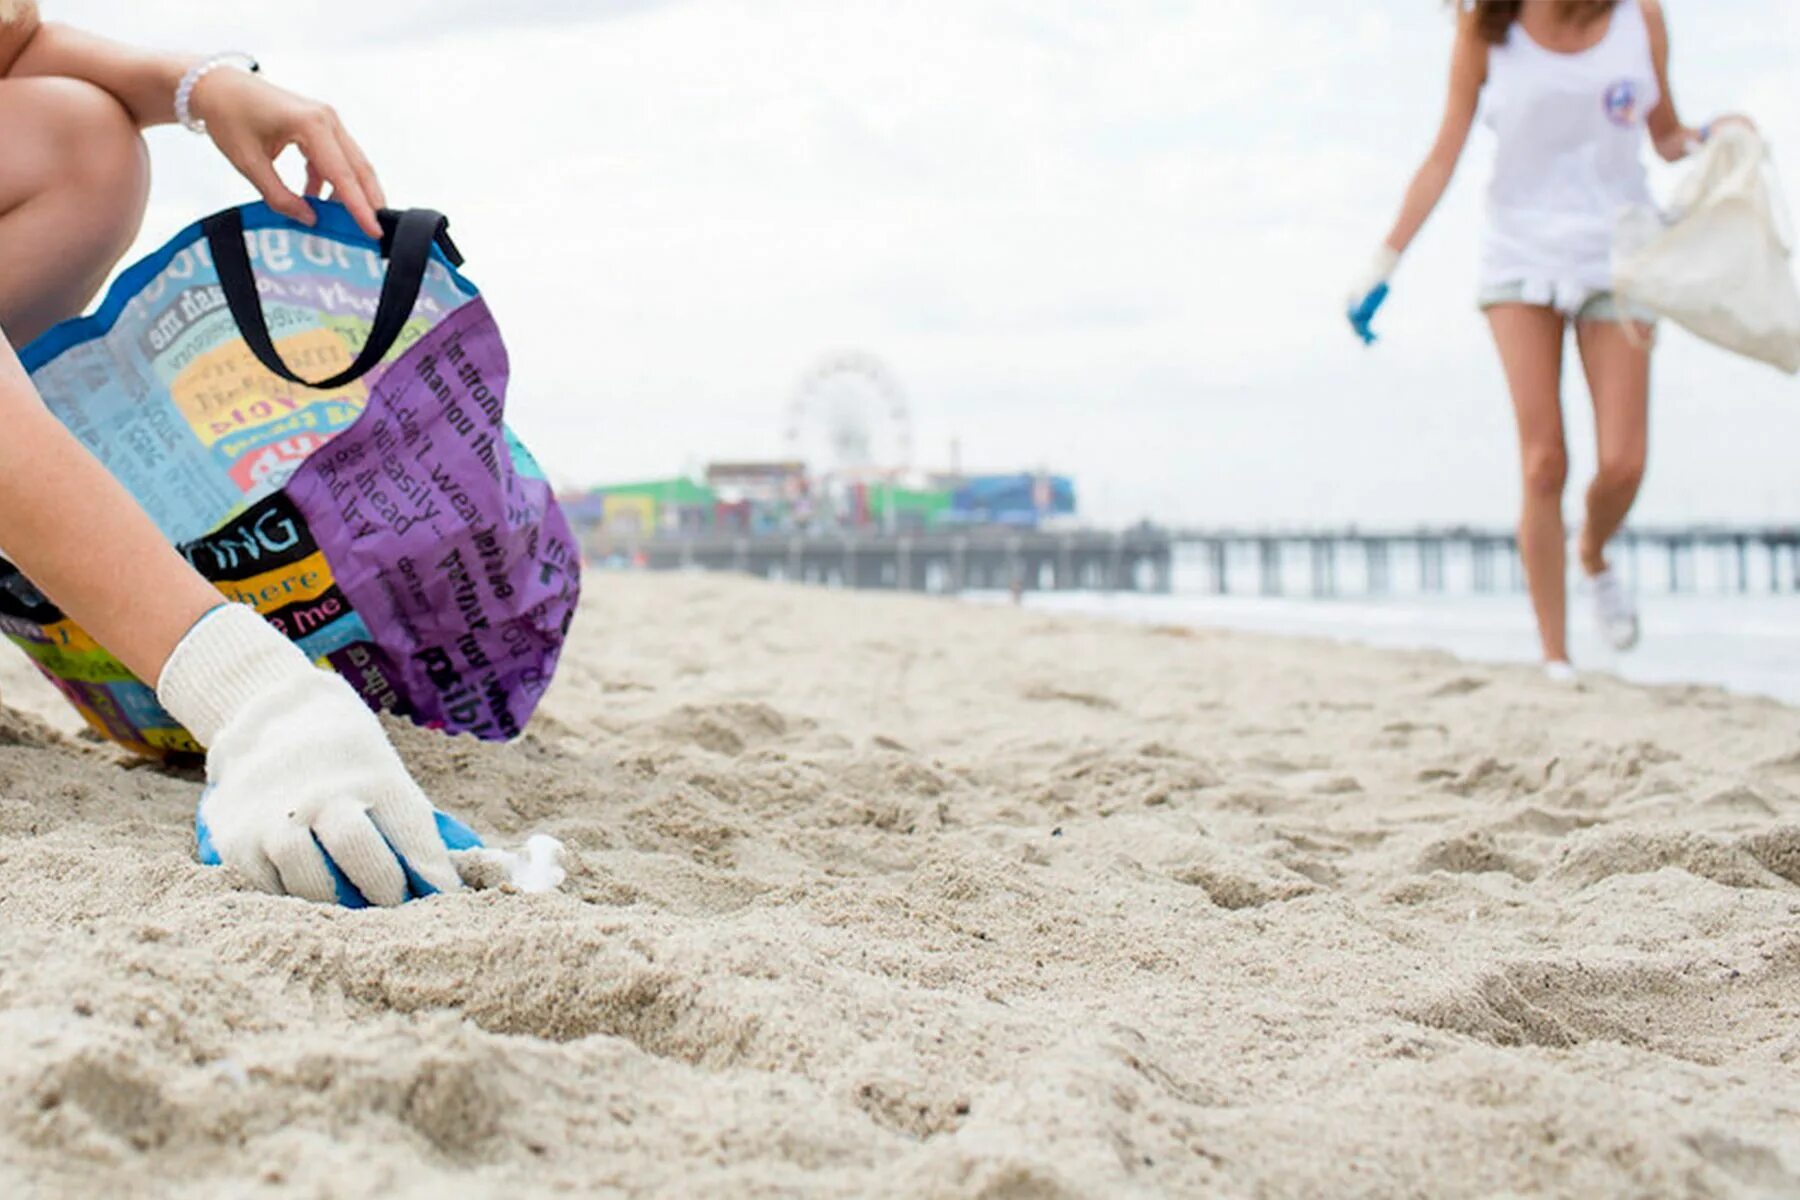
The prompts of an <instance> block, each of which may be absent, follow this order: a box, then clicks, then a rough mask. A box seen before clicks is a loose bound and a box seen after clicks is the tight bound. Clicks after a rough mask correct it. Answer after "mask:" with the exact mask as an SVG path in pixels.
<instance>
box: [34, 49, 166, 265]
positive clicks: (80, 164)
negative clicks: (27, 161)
mask: <svg viewBox="0 0 1800 1200" xmlns="http://www.w3.org/2000/svg"><path fill="white" fill-rule="evenodd" d="M10 86H11V87H13V88H20V89H24V90H22V91H20V92H16V93H15V95H14V99H15V102H16V103H15V105H12V106H9V108H10V109H11V114H10V115H12V116H13V117H14V120H15V122H16V125H17V126H18V127H19V128H20V132H21V134H24V135H26V136H29V134H26V131H31V132H33V133H35V135H36V138H35V140H37V141H38V143H39V146H38V153H37V154H36V155H35V156H34V157H35V159H36V161H37V163H38V166H39V174H40V179H41V184H42V186H43V188H44V189H45V190H46V191H53V192H55V193H56V194H57V195H59V196H61V197H64V198H65V199H66V200H67V201H68V202H70V203H72V204H74V205H76V206H77V208H76V214H77V215H79V217H80V222H79V225H80V228H81V229H82V230H83V231H84V234H85V235H86V236H87V237H88V238H91V239H93V240H94V242H95V243H96V244H97V246H98V247H100V248H104V249H108V250H111V251H113V252H114V253H115V254H122V253H124V251H125V250H126V248H128V247H129V246H130V244H131V241H132V239H133V238H134V237H136V236H137V230H138V225H139V224H140V223H141V222H142V220H143V217H144V208H145V206H146V204H147V203H148V202H149V196H150V159H149V154H148V152H147V151H146V149H145V147H144V140H143V138H142V137H140V136H139V134H138V129H137V125H136V123H135V122H134V121H133V120H132V118H131V114H130V113H128V112H126V111H125V109H124V107H123V106H122V105H121V104H120V103H119V102H118V101H117V100H115V99H114V98H113V97H112V96H111V95H110V94H108V93H107V92H105V91H103V90H101V89H100V88H97V87H95V86H94V85H93V84H90V83H84V82H82V81H81V80H77V79H52V78H44V79H27V80H16V81H13V82H12V84H11V85H10Z"/></svg>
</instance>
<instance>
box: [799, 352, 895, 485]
mask: <svg viewBox="0 0 1800 1200" xmlns="http://www.w3.org/2000/svg"><path fill="white" fill-rule="evenodd" d="M785 436H786V440H787V448H788V453H789V455H790V456H791V457H793V458H796V459H800V460H802V461H804V462H806V463H808V464H809V465H810V466H811V467H812V468H813V470H814V471H815V472H817V473H818V474H821V475H833V476H838V477H843V478H851V479H857V478H870V477H874V476H894V475H898V474H900V473H902V472H904V471H905V470H906V469H907V468H908V467H910V466H911V465H912V414H911V412H910V411H909V410H908V409H907V406H906V395H905V393H904V392H902V391H901V390H900V382H899V380H897V379H896V378H895V377H894V373H893V372H892V371H890V370H888V368H887V366H886V364H884V363H883V362H882V361H881V360H880V359H878V358H876V357H875V356H874V355H872V354H865V353H863V352H861V351H846V352H844V353H840V354H833V355H830V356H828V357H827V358H825V359H824V360H823V361H821V362H820V363H819V364H818V365H817V366H815V367H813V368H812V370H810V371H808V372H807V373H806V374H805V375H803V376H801V378H800V382H799V384H798V385H797V386H796V387H795V388H794V396H793V399H792V400H791V401H789V403H788V408H787V425H786V430H785Z"/></svg>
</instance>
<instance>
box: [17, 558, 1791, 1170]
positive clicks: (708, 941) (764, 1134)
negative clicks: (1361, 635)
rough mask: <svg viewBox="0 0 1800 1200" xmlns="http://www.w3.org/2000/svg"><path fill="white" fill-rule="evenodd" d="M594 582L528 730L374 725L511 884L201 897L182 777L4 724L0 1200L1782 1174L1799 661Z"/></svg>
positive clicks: (22, 681)
mask: <svg viewBox="0 0 1800 1200" xmlns="http://www.w3.org/2000/svg"><path fill="white" fill-rule="evenodd" d="M585 603H586V605H587V607H586V610H585V612H584V614H583V619H582V621H581V622H580V624H579V625H578V627H577V631H576V637H575V641H574V645H573V646H572V647H571V650H570V652H569V654H568V656H567V658H566V659H565V664H564V667H563V670H562V673H561V675H560V677H559V679H558V681H557V684H556V687H555V689H554V690H553V692H552V695H551V697H550V699H549V700H548V702H547V704H546V707H545V711H544V713H543V714H542V715H541V717H540V719H539V721H538V722H537V723H535V724H534V726H533V728H532V730H531V731H530V733H529V734H528V735H527V736H526V738H525V739H524V740H523V741H522V742H521V743H519V744H517V745H514V746H511V747H492V746H484V745H479V744H475V743H473V742H469V741H457V742H451V741H448V740H446V739H442V738H437V737H434V736H431V735H425V734H421V733H418V732H416V731H410V730H409V731H406V732H405V733H404V734H402V735H401V737H402V742H403V748H404V750H405V752H406V754H407V756H408V758H409V761H410V762H411V763H412V764H413V765H414V767H415V768H416V770H417V771H418V773H419V774H420V776H421V779H422V781H423V782H424V783H425V785H426V786H427V788H428V789H429V790H430V791H432V793H433V794H434V796H435V797H436V798H437V799H438V801H439V803H440V804H441V805H442V806H443V807H445V808H447V809H450V810H452V811H454V812H457V813H459V814H461V815H463V816H464V817H466V818H468V819H470V820H471V821H472V823H474V824H475V825H476V826H477V827H478V828H480V829H482V830H483V832H485V833H488V834H491V835H494V836H496V837H497V838H499V839H502V840H510V841H517V840H519V839H521V838H522V837H523V836H524V835H525V834H526V833H529V832H532V831H536V830H545V831H548V832H550V833H553V834H555V835H556V836H558V837H560V838H562V839H563V840H564V841H565V842H566V843H567V844H568V845H569V846H570V847H571V848H572V849H573V851H574V859H575V861H574V862H573V863H572V864H571V877H570V879H569V881H568V883H567V884H566V885H565V888H564V890H563V892H562V893H560V894H555V895H547V896H521V895H515V894H506V893H503V892H501V891H496V890H488V891H482V892H469V893H465V894H462V895H459V896H454V897H446V898H439V899H435V900H431V901H426V902H421V903H417V904H413V905H409V906H407V907H406V908H405V909H403V910H401V911H395V912H370V913H350V912H346V911H341V910H335V909H326V908H320V907H313V906H309V905H306V904H304V903H301V902H297V901H289V900H283V899H276V898H272V897H266V896H262V895H259V894H255V893H250V892H246V891H241V890H239V889H238V887H237V885H236V883H235V882H234V879H233V878H232V876H231V875H230V874H229V873H227V872H224V871H218V870H208V869H205V868H201V867H199V866H197V865H195V864H194V863H193V861H192V845H191V836H190V831H189V824H188V818H189V813H190V810H191V806H192V802H193V799H194V796H195V792H196V788H195V784H194V782H193V781H192V780H191V779H182V778H175V777H171V776H169V775H166V774H163V773H160V772H158V771H154V770H147V769H125V768H123V767H122V766H120V765H119V762H118V759H117V756H116V755H115V754H113V753H112V752H110V751H108V750H105V749H103V748H100V747H96V746H92V745H89V744H86V743H83V742H78V741H72V740H68V739H67V738H65V737H63V736H61V735H59V734H57V733H55V732H53V731H52V730H51V729H50V728H49V727H48V726H46V725H45V724H44V723H43V722H41V721H39V720H37V719H35V718H32V717H29V716H25V715H19V714H11V713H9V714H5V715H4V716H3V717H0V1195H5V1196H8V1197H12V1196H39V1195H42V1196H56V1195H82V1196H87V1195H105V1196H109V1197H111V1196H138V1195H144V1196H151V1195H180V1196H184V1197H188V1196H198V1197H238V1196H245V1195H258V1196H261V1195H268V1196H304V1197H313V1196H320V1197H328V1196H376V1195H380V1196H397V1197H414V1196H417V1197H424V1196H452V1195H454V1196H484V1195H494V1196H508V1197H518V1196H528V1195H529V1196H535V1195H555V1194H571V1195H594V1194H607V1193H612V1192H645V1193H660V1194H668V1195H676V1194H690V1195H700V1194H710V1195H734V1196H736V1195H757V1194H765V1195H776V1194H781V1195H788V1194H808V1195H907V1196H936V1195H942V1196H986V1197H993V1198H996V1200H998V1198H1001V1197H1020V1198H1023V1197H1038V1196H1044V1197H1060V1196H1131V1195H1143V1196H1152V1195H1199V1194H1226V1195H1266V1196H1326V1195H1330V1196H1364V1195H1366V1196H1472V1195H1493V1194H1497V1193H1501V1194H1505V1193H1514V1194H1549V1195H1567V1196H1606V1195H1638V1196H1646V1195H1683V1196H1709V1195H1732V1196H1736V1195H1745V1196H1749V1195H1767V1196H1777V1195H1800V712H1796V711H1795V710H1793V709H1789V708H1786V707H1783V706H1781V705H1778V704H1775V703H1773V702H1767V701H1760V700H1750V699H1740V698H1733V697H1728V696H1726V695H1724V694H1722V693H1719V692H1715V691H1711V690H1704V689H1661V690H1646V689H1641V688H1636V687H1628V686H1625V685H1622V684H1617V683H1612V682H1608V681H1600V682H1597V683H1592V684H1590V685H1589V686H1588V687H1587V688H1586V689H1585V690H1583V691H1580V692H1574V691H1568V690H1563V689H1559V688H1557V687H1556V686H1554V685H1551V684H1549V683H1546V682H1544V681H1542V680H1540V679H1539V678H1538V677H1537V676H1536V675H1535V673H1533V672H1529V671H1526V670H1523V669H1517V670H1515V669H1502V668H1490V667H1473V666H1468V665H1465V664H1460V663H1457V662H1454V661H1452V660H1450V659H1448V658H1444V657H1441V656H1434V655H1422V654H1397V653H1392V652H1377V651H1368V650H1360V649H1352V648H1343V647H1332V646H1326V645H1322V644H1318V643H1310V642H1300V641H1285V640H1275V639H1263V638H1255V637H1249V636H1243V635H1237V634H1212V633H1202V634H1194V633H1188V632H1183V631H1180V630H1155V629H1138V628H1126V627H1116V626H1110V625H1104V624H1099V623H1093V622H1085V621H1081V620H1075V619H1064V618H1051V617H1046V616H1043V615H1040V614H1034V613H1031V612H1029V611H1023V612H1022V611H1017V610H1012V609H1004V608H997V609H977V608H971V607H962V606H957V605H954V604H951V603H947V602H938V601H929V600H923V599H914V598H904V597H887V596H874V595H846V594H833V593H826V592H819V591H802V590H792V589H781V588H775V587H769V586H763V585H758V584H753V583H749V582H742V581H735V580H727V579H723V578H716V577H694V578H673V577H634V576H599V577H596V578H594V579H593V580H591V581H590V584H589V590H588V595H587V598H586V601H585ZM6 661H7V666H6V673H5V675H4V677H3V678H0V689H4V694H5V698H6V700H7V702H8V703H9V704H11V705H12V706H14V707H15V708H29V709H34V710H36V711H39V712H42V713H47V714H51V715H52V716H53V717H54V718H55V720H56V721H58V722H66V717H65V716H64V715H63V714H62V713H61V712H60V711H59V710H57V709H56V708H55V707H54V705H55V698H54V696H50V697H48V698H46V696H45V689H44V688H43V687H41V686H38V685H35V684H34V683H33V682H32V681H31V680H29V679H28V678H27V677H26V675H25V671H24V668H23V661H22V658H20V657H19V656H17V655H13V654H10V653H9V654H8V655H7V656H6Z"/></svg>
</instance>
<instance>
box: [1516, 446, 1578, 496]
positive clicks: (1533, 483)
mask: <svg viewBox="0 0 1800 1200" xmlns="http://www.w3.org/2000/svg"><path fill="white" fill-rule="evenodd" d="M1524 469H1525V491H1526V492H1527V494H1529V495H1533V496H1560V495H1562V490H1563V484H1564V483H1566V482H1567V481H1568V478H1569V456H1568V453H1567V452H1566V451H1564V449H1563V448H1562V447H1561V446H1527V447H1526V448H1525V456H1524Z"/></svg>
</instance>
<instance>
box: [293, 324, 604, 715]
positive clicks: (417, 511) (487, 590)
mask: <svg viewBox="0 0 1800 1200" xmlns="http://www.w3.org/2000/svg"><path fill="white" fill-rule="evenodd" d="M506 382H507V359H506V350H505V347H504V346H503V345H502V344H501V341H500V331H499V329H498V328H496V327H495V325H494V321H493V318H492V316H491V315H490V314H489V313H488V309H487V305H486V303H485V302H484V301H482V300H480V299H476V300H472V301H470V302H469V303H467V304H465V305H463V306H462V307H461V308H459V309H457V310H456V311H455V312H453V313H451V314H450V315H449V316H447V317H446V318H445V319H444V320H443V321H442V322H441V323H439V324H438V325H437V326H436V327H435V328H434V329H432V330H430V331H429V332H427V333H426V334H425V336H424V337H422V338H421V339H420V340H419V341H418V342H417V343H415V344H414V345H413V346H412V347H411V348H409V349H408V350H407V352H406V353H405V354H404V355H403V356H401V357H400V358H399V359H397V360H395V361H394V363H393V365H392V366H391V367H390V368H389V369H388V370H387V371H386V372H384V373H383V374H382V376H381V378H380V380H379V381H378V382H376V384H375V385H374V386H373V388H372V390H371V391H370V393H369V399H368V405H367V407H366V408H365V409H364V410H363V413H362V416H361V417H359V418H358V419H357V421H356V423H355V424H354V425H352V426H351V427H350V428H349V429H346V430H345V431H344V432H342V433H340V434H338V435H337V437H336V438H334V439H333V440H332V441H331V442H330V443H329V444H328V445H326V446H324V447H323V448H321V449H320V450H318V451H317V452H316V453H314V454H313V455H312V457H311V458H309V459H307V461H306V462H305V463H303V464H302V465H301V466H300V467H299V469H298V470H296V471H295V473H294V475H293V477H292V478H291V479H290V480H289V481H288V483H287V486H286V489H285V490H286V492H287V494H288V496H289V498H290V499H291V500H292V501H293V502H294V503H295V505H297V506H298V507H299V509H300V511H301V513H302V514H303V515H304V516H305V518H306V523H307V525H308V527H309V528H310V529H311V531H312V534H313V537H314V538H315V539H316V540H317V541H318V545H319V548H320V550H322V551H323V552H324V555H325V558H326V561H327V562H328V563H330V565H331V571H332V575H333V576H334V577H335V579H336V581H337V585H338V587H339V588H341V589H342V590H343V592H344V594H345V595H346V596H347V597H348V598H349V600H350V603H351V604H352V605H353V606H354V608H355V609H356V611H357V613H358V614H359V615H360V616H361V617H362V619H363V621H364V622H365V623H366V624H367V625H368V627H369V631H370V633H371V634H372V635H373V636H374V638H375V640H376V642H378V643H379V644H380V645H381V646H382V647H383V648H385V650H386V651H387V655H386V661H382V662H380V663H379V664H377V666H378V671H377V672H375V673H371V675H370V678H371V680H373V678H374V675H375V674H379V675H380V676H383V677H385V678H386V680H387V682H388V683H391V684H392V685H393V687H394V688H395V690H396V691H397V692H398V693H399V696H400V700H401V704H400V705H399V707H401V708H403V709H405V710H409V711H410V712H411V713H412V714H413V716H414V718H415V719H416V720H418V721H419V722H420V723H421V724H425V725H433V726H436V725H441V726H443V727H444V728H447V729H450V730H452V731H455V732H459V733H460V732H467V733H473V734H476V735H477V736H480V737H484V738H491V739H504V738H510V737H513V736H514V735H516V734H517V733H518V732H519V731H520V729H521V728H522V727H523V726H524V724H525V721H526V719H527V718H528V717H529V716H530V714H531V711H532V709H533V708H534V707H535V706H536V703H537V700H538V697H539V696H540V695H541V694H542V693H543V690H544V688H545V687H546V686H547V685H548V682H549V679H550V674H551V671H552V669H553V668H554V667H555V665H556V657H557V653H558V651H559V650H560V649H561V646H562V640H563V635H564V633H566V631H567V630H568V626H569V620H570V618H571V616H572V615H573V613H574V609H575V602H576V599H577V596H578V594H579V590H580V578H579V570H580V568H579V559H578V557H577V555H576V553H575V548H574V540H573V538H572V537H571V536H570V532H569V526H568V522H567V520H566V519H565V518H564V517H563V515H562V512H561V510H560V509H558V508H557V507H556V505H555V503H554V502H553V499H552V496H551V490H550V485H549V484H548V483H547V482H546V481H545V480H543V479H541V478H536V477H534V476H535V474H536V473H535V471H531V472H530V473H529V474H525V473H521V472H520V471H519V470H518V469H517V467H516V465H515V463H514V461H513V457H512V453H511V451H510V450H509V448H508V442H507V439H506V437H505V435H504V433H503V431H502V428H501V418H502V411H501V405H502V397H503V396H504V395H505V391H506ZM340 669H342V668H341V667H340ZM346 673H347V674H348V672H346Z"/></svg>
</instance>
